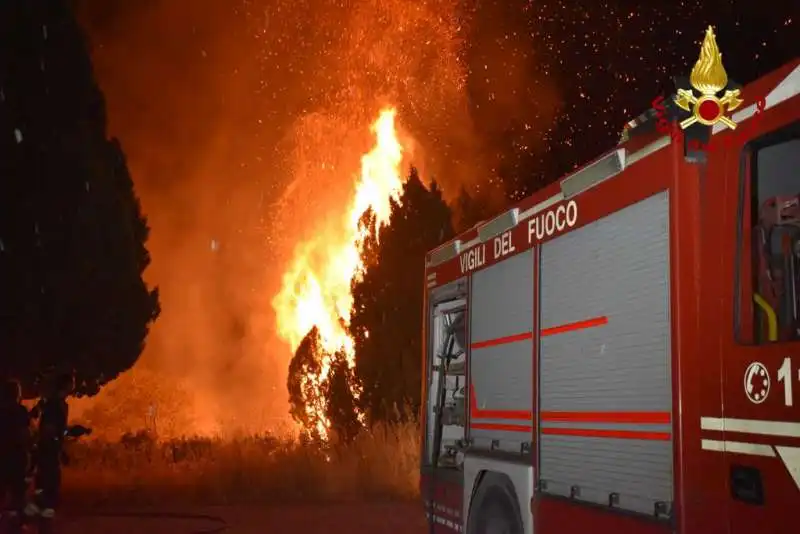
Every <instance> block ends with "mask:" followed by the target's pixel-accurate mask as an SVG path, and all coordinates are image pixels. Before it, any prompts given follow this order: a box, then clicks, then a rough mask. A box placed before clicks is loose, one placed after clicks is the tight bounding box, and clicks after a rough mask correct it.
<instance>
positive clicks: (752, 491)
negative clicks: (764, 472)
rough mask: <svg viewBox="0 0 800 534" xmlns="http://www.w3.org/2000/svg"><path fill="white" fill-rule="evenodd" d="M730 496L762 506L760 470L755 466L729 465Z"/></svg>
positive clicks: (762, 487) (762, 488)
mask: <svg viewBox="0 0 800 534" xmlns="http://www.w3.org/2000/svg"><path fill="white" fill-rule="evenodd" d="M730 486H731V497H732V498H733V499H734V500H737V501H742V502H745V503H747V504H753V505H756V506H763V504H764V484H763V482H762V481H761V471H759V470H758V469H757V468H755V467H750V466H744V465H731V478H730Z"/></svg>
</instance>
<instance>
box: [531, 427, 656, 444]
mask: <svg viewBox="0 0 800 534" xmlns="http://www.w3.org/2000/svg"><path fill="white" fill-rule="evenodd" d="M542 434H549V435H552V436H581V437H584V438H617V439H643V440H648V441H668V440H669V438H670V434H669V432H647V431H639V430H591V429H584V428H543V429H542Z"/></svg>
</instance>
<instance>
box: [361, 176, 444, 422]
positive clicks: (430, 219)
mask: <svg viewBox="0 0 800 534" xmlns="http://www.w3.org/2000/svg"><path fill="white" fill-rule="evenodd" d="M451 219H452V214H451V212H450V210H449V208H448V207H447V205H446V204H445V202H444V200H443V199H442V194H441V191H440V190H439V188H438V186H437V185H436V183H433V184H432V185H431V187H430V189H426V188H425V186H424V185H423V184H422V182H421V181H420V179H419V176H418V174H417V171H416V169H413V168H412V169H411V172H410V175H409V179H408V181H407V182H406V184H405V186H404V188H403V193H402V196H401V198H400V202H399V203H395V204H394V205H393V209H392V214H391V217H390V220H389V224H388V225H387V226H385V227H383V228H380V229H376V228H375V224H374V219H373V220H369V218H368V219H367V222H368V223H369V224H370V233H371V235H372V238H370V239H368V240H367V244H366V246H365V247H364V248H365V249H366V250H365V259H366V262H365V263H366V269H365V273H364V276H363V278H361V279H357V280H355V281H354V283H353V298H354V304H353V313H352V319H351V324H350V331H351V335H352V336H353V338H354V340H355V343H356V373H357V376H358V379H359V381H360V383H361V385H362V387H363V392H362V394H361V399H360V404H361V406H362V409H364V410H365V412H367V413H368V417H369V419H370V420H371V421H377V420H393V419H396V418H397V417H400V418H402V417H404V415H405V414H406V412H405V411H404V408H406V407H410V408H412V410H413V413H414V414H416V412H417V411H418V409H419V397H420V393H419V392H420V387H421V365H420V354H421V346H420V343H421V333H420V327H421V325H422V296H423V290H424V260H425V253H426V252H428V251H429V250H430V249H432V248H434V247H435V246H436V245H438V244H439V243H441V242H442V241H444V240H446V239H449V238H450V237H452V235H453V228H452V222H451Z"/></svg>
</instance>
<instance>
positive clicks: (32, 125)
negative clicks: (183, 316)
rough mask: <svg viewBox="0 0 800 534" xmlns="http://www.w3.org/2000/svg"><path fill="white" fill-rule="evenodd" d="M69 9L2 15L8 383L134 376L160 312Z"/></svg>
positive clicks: (52, 3)
mask: <svg viewBox="0 0 800 534" xmlns="http://www.w3.org/2000/svg"><path fill="white" fill-rule="evenodd" d="M70 4H71V3H70V2H69V1H68V0H48V1H44V0H37V1H30V2H4V3H3V4H2V6H1V7H0V165H2V169H0V170H1V171H2V180H0V184H2V185H0V187H2V190H0V214H1V215H0V217H1V219H0V284H2V288H0V293H2V295H3V299H2V304H0V313H2V316H3V321H2V322H0V345H2V346H3V350H4V354H3V367H4V368H2V369H0V374H12V375H15V376H18V377H20V378H21V379H22V380H23V382H25V383H26V384H27V385H30V384H32V383H33V381H34V378H35V377H36V375H37V374H38V373H39V372H40V371H41V370H43V369H44V368H46V367H50V366H55V367H57V368H60V369H63V370H70V371H72V370H74V371H75V372H76V374H77V378H78V385H79V388H80V389H82V391H83V392H84V393H87V392H93V391H96V390H97V387H98V385H99V384H102V383H105V382H107V381H108V380H110V379H112V378H113V377H115V376H116V375H117V374H119V373H120V372H122V371H124V370H126V369H128V368H130V367H131V366H132V365H133V364H134V362H135V361H136V360H137V358H138V357H139V355H140V354H141V351H142V348H143V345H144V340H145V338H146V335H147V332H148V328H149V325H150V324H151V323H152V322H153V321H154V320H155V318H156V317H157V315H158V311H159V304H158V294H157V292H156V291H155V290H151V289H149V288H148V287H147V285H146V284H145V282H144V281H143V279H142V273H143V271H144V269H145V268H146V267H147V265H148V264H149V262H150V257H149V254H148V252H147V249H146V248H145V242H146V240H147V237H148V231H149V229H148V227H147V223H146V221H145V219H144V217H143V216H142V213H141V208H140V205H139V201H138V199H137V198H136V195H135V193H134V188H133V182H132V180H131V177H130V175H129V173H128V169H127V164H126V161H125V157H124V154H123V152H122V148H121V146H120V144H119V143H118V142H117V141H116V140H114V139H112V140H109V139H108V137H107V132H106V116H105V104H104V101H103V96H102V94H101V92H100V90H99V89H98V87H97V84H96V82H95V80H94V75H93V72H92V66H91V61H90V58H89V54H88V50H87V46H86V42H85V40H84V37H83V34H82V32H81V29H80V27H79V26H78V23H77V21H76V20H75V17H74V14H73V13H72V10H71V7H70Z"/></svg>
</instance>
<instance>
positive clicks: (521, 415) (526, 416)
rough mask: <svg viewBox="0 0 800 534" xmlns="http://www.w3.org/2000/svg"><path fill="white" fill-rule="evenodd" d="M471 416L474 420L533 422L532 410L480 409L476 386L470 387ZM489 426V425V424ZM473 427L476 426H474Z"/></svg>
mask: <svg viewBox="0 0 800 534" xmlns="http://www.w3.org/2000/svg"><path fill="white" fill-rule="evenodd" d="M469 415H470V417H471V418H472V419H507V420H510V421H533V412H532V411H531V410H482V409H481V408H478V401H477V397H476V396H475V386H473V385H472V384H470V385H469ZM487 424H488V423H487ZM472 426H473V427H474V426H475V425H472Z"/></svg>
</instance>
